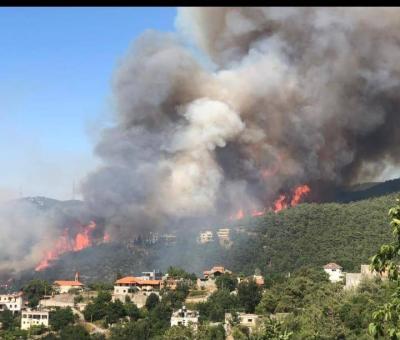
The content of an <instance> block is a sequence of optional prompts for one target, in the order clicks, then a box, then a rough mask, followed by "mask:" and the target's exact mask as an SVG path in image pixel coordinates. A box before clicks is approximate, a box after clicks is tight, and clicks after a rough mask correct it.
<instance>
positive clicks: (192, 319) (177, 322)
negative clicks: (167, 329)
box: [171, 306, 199, 329]
mask: <svg viewBox="0 0 400 340" xmlns="http://www.w3.org/2000/svg"><path fill="white" fill-rule="evenodd" d="M198 323H199V312H198V311H194V310H193V311H192V310H187V309H186V307H185V306H183V307H182V308H181V309H178V310H177V311H175V312H173V313H172V316H171V327H172V326H189V325H191V326H192V327H193V328H194V329H197V324H198Z"/></svg>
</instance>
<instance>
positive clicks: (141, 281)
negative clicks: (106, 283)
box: [115, 276, 161, 286]
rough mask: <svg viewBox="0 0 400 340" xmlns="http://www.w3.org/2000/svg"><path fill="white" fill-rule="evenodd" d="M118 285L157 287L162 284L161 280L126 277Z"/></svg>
mask: <svg viewBox="0 0 400 340" xmlns="http://www.w3.org/2000/svg"><path fill="white" fill-rule="evenodd" d="M115 283H116V284H139V285H148V286H157V285H159V284H160V283H161V280H144V279H141V278H138V277H134V276H126V277H123V278H121V279H119V280H117V281H115Z"/></svg>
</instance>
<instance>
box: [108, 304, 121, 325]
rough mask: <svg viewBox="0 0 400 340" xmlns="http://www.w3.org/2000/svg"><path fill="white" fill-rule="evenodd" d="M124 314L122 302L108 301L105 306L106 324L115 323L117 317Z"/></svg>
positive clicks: (119, 317)
mask: <svg viewBox="0 0 400 340" xmlns="http://www.w3.org/2000/svg"><path fill="white" fill-rule="evenodd" d="M125 316H126V310H125V307H124V305H123V303H122V302H121V301H120V300H116V301H115V302H110V303H108V304H107V307H106V315H105V318H106V324H109V323H116V322H117V321H118V320H119V319H121V318H123V317H125Z"/></svg>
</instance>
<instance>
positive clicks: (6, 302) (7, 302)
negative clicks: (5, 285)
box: [0, 292, 23, 313]
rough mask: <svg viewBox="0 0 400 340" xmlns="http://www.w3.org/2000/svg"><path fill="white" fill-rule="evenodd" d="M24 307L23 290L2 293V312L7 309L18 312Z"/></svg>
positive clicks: (0, 305) (0, 300)
mask: <svg viewBox="0 0 400 340" xmlns="http://www.w3.org/2000/svg"><path fill="white" fill-rule="evenodd" d="M22 307H23V299H22V292H19V293H14V294H3V295H0V312H1V311H4V310H6V309H8V310H10V311H12V312H14V313H17V312H19V311H20V310H21V309H22Z"/></svg>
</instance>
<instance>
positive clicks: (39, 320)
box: [21, 309, 49, 330]
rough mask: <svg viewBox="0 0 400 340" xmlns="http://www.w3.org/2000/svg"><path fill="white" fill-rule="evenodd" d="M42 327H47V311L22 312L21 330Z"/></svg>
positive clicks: (30, 310) (27, 310)
mask: <svg viewBox="0 0 400 340" xmlns="http://www.w3.org/2000/svg"><path fill="white" fill-rule="evenodd" d="M33 325H35V326H39V325H43V326H45V327H48V326H49V311H48V310H32V309H26V310H22V315H21V329H25V330H26V329H29V328H30V327H31V326H33Z"/></svg>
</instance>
